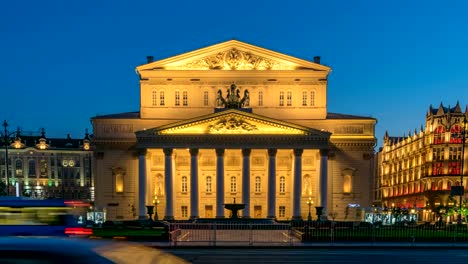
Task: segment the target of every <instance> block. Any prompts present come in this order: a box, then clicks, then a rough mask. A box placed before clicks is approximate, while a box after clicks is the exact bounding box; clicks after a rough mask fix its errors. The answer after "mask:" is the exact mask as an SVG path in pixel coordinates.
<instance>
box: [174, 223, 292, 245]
mask: <svg viewBox="0 0 468 264" xmlns="http://www.w3.org/2000/svg"><path fill="white" fill-rule="evenodd" d="M170 240H171V243H172V245H174V246H180V245H209V246H221V245H223V246H226V245H232V246H259V245H294V243H297V242H300V240H301V237H300V236H297V234H296V231H295V230H293V229H292V228H291V225H290V224H280V223H275V224H245V223H171V224H170Z"/></svg>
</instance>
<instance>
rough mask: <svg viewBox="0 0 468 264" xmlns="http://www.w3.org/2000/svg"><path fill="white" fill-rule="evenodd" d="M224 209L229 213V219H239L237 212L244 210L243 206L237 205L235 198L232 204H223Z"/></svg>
mask: <svg viewBox="0 0 468 264" xmlns="http://www.w3.org/2000/svg"><path fill="white" fill-rule="evenodd" d="M224 208H225V209H228V210H229V211H231V219H239V212H238V211H239V210H242V209H244V208H245V204H238V203H236V198H234V202H233V203H230V204H224Z"/></svg>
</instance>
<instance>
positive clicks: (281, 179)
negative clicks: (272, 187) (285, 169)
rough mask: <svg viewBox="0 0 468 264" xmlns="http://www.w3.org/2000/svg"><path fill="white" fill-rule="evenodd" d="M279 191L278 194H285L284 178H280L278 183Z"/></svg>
mask: <svg viewBox="0 0 468 264" xmlns="http://www.w3.org/2000/svg"><path fill="white" fill-rule="evenodd" d="M279 184H280V185H279V191H280V193H282V194H284V193H285V192H286V179H285V178H284V177H280V183H279Z"/></svg>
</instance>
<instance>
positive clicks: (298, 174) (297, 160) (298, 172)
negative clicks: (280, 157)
mask: <svg viewBox="0 0 468 264" xmlns="http://www.w3.org/2000/svg"><path fill="white" fill-rule="evenodd" d="M303 152H304V150H303V149H294V189H293V219H302V217H301V194H302V191H301V189H302V153H303Z"/></svg>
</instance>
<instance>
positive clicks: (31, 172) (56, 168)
mask: <svg viewBox="0 0 468 264" xmlns="http://www.w3.org/2000/svg"><path fill="white" fill-rule="evenodd" d="M7 149H8V156H7V157H8V161H7V160H6V155H5V147H3V148H2V150H1V151H0V171H1V179H2V180H3V182H6V179H7V178H8V182H9V185H8V186H9V188H8V189H9V195H16V194H18V195H20V196H29V197H34V198H38V199H47V198H65V199H77V200H83V201H93V200H94V183H93V181H94V180H93V174H92V173H93V170H92V162H93V161H92V160H93V153H92V151H91V149H90V137H89V135H88V133H87V132H86V134H85V136H84V138H82V139H72V138H71V137H70V136H69V135H68V136H67V137H66V138H47V137H46V134H45V131H44V130H42V133H41V134H40V135H33V134H32V133H23V134H22V132H21V131H20V130H19V129H18V131H17V132H16V133H15V134H14V135H13V137H12V138H11V140H9V141H8V148H7ZM6 162H8V166H6ZM7 167H8V177H7V174H6V171H7Z"/></svg>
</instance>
